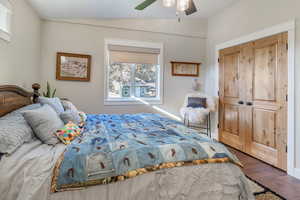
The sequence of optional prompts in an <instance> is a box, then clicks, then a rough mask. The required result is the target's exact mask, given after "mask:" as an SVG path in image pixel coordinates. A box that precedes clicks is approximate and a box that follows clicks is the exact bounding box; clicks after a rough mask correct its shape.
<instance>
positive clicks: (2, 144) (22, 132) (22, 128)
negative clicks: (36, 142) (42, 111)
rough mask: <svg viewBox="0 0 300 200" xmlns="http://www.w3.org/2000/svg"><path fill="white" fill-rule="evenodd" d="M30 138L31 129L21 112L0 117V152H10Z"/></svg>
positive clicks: (31, 135) (31, 136) (31, 134)
mask: <svg viewBox="0 0 300 200" xmlns="http://www.w3.org/2000/svg"><path fill="white" fill-rule="evenodd" d="M32 138H33V131H32V129H31V128H30V126H29V125H28V124H27V122H26V121H25V119H24V118H23V116H22V114H21V113H14V114H9V115H8V116H5V117H3V118H1V119H0V152H1V153H8V154H11V153H13V152H15V151H16V150H17V149H18V148H19V147H20V146H21V145H22V144H24V143H25V142H29V141H31V140H32Z"/></svg>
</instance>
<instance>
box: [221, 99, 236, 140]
mask: <svg viewBox="0 0 300 200" xmlns="http://www.w3.org/2000/svg"><path fill="white" fill-rule="evenodd" d="M239 121H240V120H239V107H238V106H236V105H229V104H225V106H224V122H223V123H224V131H226V132H229V133H231V134H233V135H237V136H238V135H239Z"/></svg>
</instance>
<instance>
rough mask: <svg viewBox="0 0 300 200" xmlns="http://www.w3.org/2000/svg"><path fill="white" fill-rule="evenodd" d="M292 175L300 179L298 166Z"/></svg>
mask: <svg viewBox="0 0 300 200" xmlns="http://www.w3.org/2000/svg"><path fill="white" fill-rule="evenodd" d="M294 177H295V178H297V179H300V168H295V169H294Z"/></svg>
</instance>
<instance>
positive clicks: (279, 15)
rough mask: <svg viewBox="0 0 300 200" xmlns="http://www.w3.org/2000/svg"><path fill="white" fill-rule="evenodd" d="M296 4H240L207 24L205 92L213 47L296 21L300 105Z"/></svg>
mask: <svg viewBox="0 0 300 200" xmlns="http://www.w3.org/2000/svg"><path fill="white" fill-rule="evenodd" d="M299 8H300V1H299V0H263V1H262V0H248V1H245V0H242V1H239V2H238V3H236V4H234V5H233V6H231V7H229V8H227V9H225V10H224V11H223V12H221V13H219V14H218V15H217V16H214V17H211V18H210V19H209V20H208V42H207V48H208V67H207V71H206V73H205V74H206V75H205V76H206V77H209V78H207V79H206V82H205V83H206V90H207V91H208V92H214V88H215V87H216V80H215V77H216V75H215V72H216V67H215V65H214V61H215V59H216V58H215V46H216V45H217V44H220V43H223V42H226V41H229V40H232V39H235V38H238V37H240V36H244V35H248V34H250V33H252V32H256V31H259V30H262V29H264V28H267V27H270V26H273V25H277V24H281V23H284V22H286V21H289V20H291V19H296V20H297V23H296V44H295V45H296V52H295V57H296V60H295V62H296V67H295V80H296V82H295V87H296V88H295V96H296V99H295V102H300V92H299V90H300V87H299V84H300V79H299V78H298V77H299V76H300V69H299V64H300V51H299V48H300V32H299V28H300V24H299V18H300V12H299ZM295 112H296V116H295V117H296V118H295V120H296V121H295V122H296V133H298V132H299V131H300V124H299V123H297V122H298V121H299V120H300V104H299V103H296V111H295ZM296 135H297V136H296V165H297V167H300V153H299V152H300V134H296Z"/></svg>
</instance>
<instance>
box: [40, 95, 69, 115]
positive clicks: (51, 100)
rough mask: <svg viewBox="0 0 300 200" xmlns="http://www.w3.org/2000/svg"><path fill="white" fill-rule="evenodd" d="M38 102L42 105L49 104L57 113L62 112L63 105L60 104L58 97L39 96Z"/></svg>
mask: <svg viewBox="0 0 300 200" xmlns="http://www.w3.org/2000/svg"><path fill="white" fill-rule="evenodd" d="M39 102H40V103H41V104H42V105H45V104H47V105H49V106H51V107H52V108H53V109H54V110H55V112H57V114H60V113H62V112H64V107H63V105H62V104H61V101H60V99H59V98H57V97H55V98H47V97H39Z"/></svg>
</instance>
